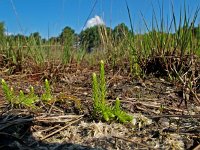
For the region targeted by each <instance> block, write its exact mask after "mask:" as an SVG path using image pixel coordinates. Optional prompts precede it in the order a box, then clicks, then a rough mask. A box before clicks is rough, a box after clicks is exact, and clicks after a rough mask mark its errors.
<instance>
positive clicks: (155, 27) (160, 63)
mask: <svg viewBox="0 0 200 150" xmlns="http://www.w3.org/2000/svg"><path fill="white" fill-rule="evenodd" d="M171 6H172V8H171V9H172V19H171V20H170V21H168V20H167V22H166V20H165V19H164V7H163V5H162V8H161V7H159V10H160V16H159V17H158V16H157V15H156V11H155V9H154V7H153V13H152V14H153V15H152V24H151V27H150V26H148V24H147V21H146V20H145V17H144V16H143V14H142V13H141V15H142V19H143V22H144V24H145V26H146V29H147V33H145V34H144V36H143V37H142V39H140V40H141V42H140V44H141V45H140V47H141V48H142V49H143V50H142V53H141V55H142V57H141V58H142V60H141V61H143V62H142V63H141V64H142V65H143V66H142V68H143V69H146V70H147V72H149V73H158V74H159V75H170V74H174V73H173V67H176V69H177V71H178V72H181V71H182V70H184V69H185V68H186V67H188V65H187V63H188V61H190V59H191V58H190V56H192V55H195V54H196V52H197V51H198V50H199V46H198V45H197V44H196V43H197V42H195V41H196V40H197V39H196V37H195V36H194V33H193V30H194V24H195V22H196V19H197V16H198V13H199V7H197V9H196V10H195V13H194V16H193V17H192V16H188V14H187V11H186V6H184V9H183V11H182V10H180V16H179V18H176V17H175V12H174V6H173V4H171ZM177 20H178V21H177ZM146 58H148V59H146ZM144 59H145V61H144Z"/></svg>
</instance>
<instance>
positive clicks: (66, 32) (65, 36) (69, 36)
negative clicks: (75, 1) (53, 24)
mask: <svg viewBox="0 0 200 150" xmlns="http://www.w3.org/2000/svg"><path fill="white" fill-rule="evenodd" d="M74 37H75V31H74V30H73V29H72V28H70V27H68V26H67V27H65V28H64V29H63V30H62V32H61V34H60V36H59V38H60V41H61V44H64V45H67V46H68V47H72V46H73V44H74V39H75V38H74Z"/></svg>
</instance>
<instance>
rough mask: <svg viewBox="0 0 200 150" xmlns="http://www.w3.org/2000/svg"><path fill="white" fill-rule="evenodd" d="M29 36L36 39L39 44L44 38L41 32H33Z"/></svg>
mask: <svg viewBox="0 0 200 150" xmlns="http://www.w3.org/2000/svg"><path fill="white" fill-rule="evenodd" d="M29 38H30V39H32V40H33V39H34V40H35V42H36V44H37V45H39V44H40V42H41V39H42V38H41V36H40V33H39V32H34V33H31V34H30V36H29Z"/></svg>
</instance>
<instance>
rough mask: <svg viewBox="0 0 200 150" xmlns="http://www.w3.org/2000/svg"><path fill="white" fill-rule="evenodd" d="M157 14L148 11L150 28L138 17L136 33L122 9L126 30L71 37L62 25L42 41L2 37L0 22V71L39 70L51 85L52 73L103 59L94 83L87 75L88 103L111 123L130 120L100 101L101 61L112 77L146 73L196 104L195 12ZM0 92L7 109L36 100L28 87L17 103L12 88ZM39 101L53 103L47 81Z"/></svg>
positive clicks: (199, 27)
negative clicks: (177, 88) (171, 84)
mask: <svg viewBox="0 0 200 150" xmlns="http://www.w3.org/2000/svg"><path fill="white" fill-rule="evenodd" d="M159 9H160V10H159V11H160V16H157V15H156V13H155V12H156V11H155V10H154V9H153V12H152V22H151V25H149V23H148V22H147V21H146V19H145V16H144V15H143V14H142V13H141V16H142V20H143V23H144V26H145V27H146V30H145V31H144V30H143V31H142V32H141V33H134V31H135V30H134V29H133V25H132V18H131V14H130V10H129V7H128V4H127V11H128V16H129V20H130V26H131V30H130V29H129V28H128V26H127V25H125V24H124V23H120V24H119V25H117V26H116V27H114V28H113V29H112V28H109V27H107V26H105V25H100V26H94V27H91V28H87V29H84V30H82V31H81V32H80V34H76V33H75V31H74V30H73V29H72V28H71V27H68V26H66V27H65V28H64V29H63V30H62V32H61V34H60V35H59V36H58V37H50V38H49V39H42V37H41V36H40V34H39V33H38V32H35V33H32V34H30V35H29V36H25V35H20V34H18V35H6V34H5V26H4V23H3V22H0V67H1V68H4V73H5V74H6V75H12V74H15V73H27V74H34V73H38V72H42V71H43V72H45V73H46V74H47V75H46V74H45V73H44V74H45V75H44V76H45V78H47V77H48V79H50V80H51V79H55V80H56V79H60V78H59V77H58V76H59V75H60V73H57V72H59V71H60V70H61V71H64V70H65V69H66V68H65V67H66V66H67V65H71V64H72V65H73V66H76V67H77V68H78V67H79V64H80V63H82V64H83V66H89V65H90V66H92V65H93V66H96V65H97V64H98V62H99V61H100V60H103V61H101V67H100V79H99V80H98V79H97V75H96V74H95V73H94V74H93V76H92V77H93V99H94V112H95V114H96V115H97V114H99V115H101V116H102V117H103V119H104V120H106V121H108V120H111V119H114V118H116V119H118V120H119V121H120V122H126V121H129V120H130V118H129V117H128V115H127V119H125V120H123V119H122V118H126V113H124V112H123V111H122V110H120V101H119V100H118V99H116V103H115V106H114V107H113V108H112V107H111V106H109V105H108V104H107V102H106V101H105V100H106V81H105V76H104V74H105V72H104V63H103V62H105V64H107V65H108V66H109V67H110V66H111V71H112V73H113V75H115V74H116V73H118V72H119V71H121V70H122V71H124V73H126V74H127V76H130V77H132V78H142V77H144V76H148V75H149V74H152V75H155V76H156V77H165V78H166V79H167V80H169V81H172V80H173V82H178V83H179V84H181V86H182V87H183V88H185V87H186V88H188V89H189V91H190V92H191V93H192V95H193V96H194V97H195V98H196V99H197V100H198V101H199V103H200V100H199V99H198V97H197V96H196V90H197V89H198V88H197V82H199V70H198V67H197V65H195V64H197V62H199V56H200V40H199V39H200V24H199V23H198V22H197V20H198V19H197V18H198V15H199V11H200V8H199V7H197V8H196V10H195V11H194V14H193V15H192V14H190V15H188V11H187V10H186V6H184V8H183V9H181V10H180V16H179V17H178V18H177V17H175V12H174V7H173V4H172V5H171V16H172V19H171V20H165V19H164V7H159ZM74 64H76V65H74ZM77 64H78V65H77ZM55 66H57V67H55ZM52 68H53V69H52ZM55 68H56V69H55ZM54 69H55V70H54ZM59 69H60V70H59ZM46 76H47V77H46ZM2 89H3V91H4V94H5V97H6V99H7V101H8V102H9V103H11V104H19V103H21V104H23V105H26V106H31V105H32V104H34V103H35V101H36V99H38V98H37V97H36V96H35V94H34V89H33V88H32V89H30V91H32V92H30V93H29V94H28V95H27V94H24V93H23V91H19V95H18V96H17V98H15V97H16V95H15V94H16V93H15V92H14V91H13V89H12V88H9V87H8V85H7V84H6V82H5V81H3V80H2ZM40 98H41V100H42V101H44V102H48V101H50V100H52V99H53V96H52V93H51V90H50V85H49V82H48V80H45V92H44V93H43V94H42V96H41V97H40ZM40 98H39V99H40ZM122 116H123V117H122Z"/></svg>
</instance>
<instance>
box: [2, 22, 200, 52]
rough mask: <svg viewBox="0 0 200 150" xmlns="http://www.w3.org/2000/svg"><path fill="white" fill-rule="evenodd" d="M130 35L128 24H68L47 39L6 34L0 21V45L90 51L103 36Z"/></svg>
mask: <svg viewBox="0 0 200 150" xmlns="http://www.w3.org/2000/svg"><path fill="white" fill-rule="evenodd" d="M199 28H200V26H199V27H195V28H194V29H193V32H194V35H196V37H197V38H198V39H200V30H199ZM130 35H133V33H132V32H131V30H129V28H128V27H127V25H125V24H124V23H120V24H118V25H117V26H115V27H114V29H111V28H110V27H106V26H104V25H99V26H93V27H90V28H86V29H85V30H83V31H81V32H80V33H79V34H77V33H75V30H74V29H72V28H71V27H69V26H66V27H65V28H63V29H62V32H61V33H60V35H58V36H57V37H51V38H49V39H45V38H42V37H41V35H40V33H39V32H34V33H31V34H30V35H29V36H25V35H22V34H17V35H6V33H5V25H4V22H0V46H2V45H3V44H5V43H6V42H9V44H11V45H15V44H17V43H19V42H20V43H21V44H23V45H26V44H27V43H29V42H30V41H33V42H34V44H35V45H40V44H52V45H57V44H60V45H62V46H69V47H83V48H85V49H86V50H87V51H89V52H90V51H92V50H93V49H94V48H98V47H99V46H100V45H101V44H102V41H103V40H104V39H103V38H105V37H109V38H112V41H114V42H115V43H118V42H120V41H121V40H123V39H124V38H126V37H127V36H130Z"/></svg>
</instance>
